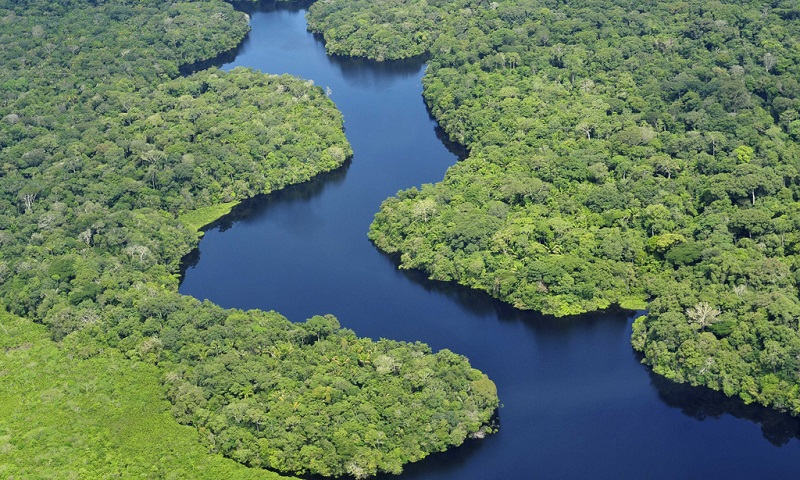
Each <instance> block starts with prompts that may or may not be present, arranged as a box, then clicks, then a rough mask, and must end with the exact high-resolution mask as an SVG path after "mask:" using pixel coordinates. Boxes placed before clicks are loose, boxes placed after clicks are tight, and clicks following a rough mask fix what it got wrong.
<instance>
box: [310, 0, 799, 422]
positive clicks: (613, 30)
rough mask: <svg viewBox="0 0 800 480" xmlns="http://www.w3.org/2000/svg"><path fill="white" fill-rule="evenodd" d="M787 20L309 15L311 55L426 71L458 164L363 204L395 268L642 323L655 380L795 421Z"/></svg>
mask: <svg viewBox="0 0 800 480" xmlns="http://www.w3.org/2000/svg"><path fill="white" fill-rule="evenodd" d="M798 18H800V9H798V6H797V4H796V3H793V2H786V1H776V2H772V3H771V4H770V5H767V6H765V5H764V4H763V3H762V2H753V1H713V2H695V3H693V4H689V3H685V2H680V1H666V2H664V1H645V2H640V1H637V2H633V1H624V2H618V1H615V2H611V1H608V0H584V1H580V2H570V3H568V4H564V3H563V2H557V1H547V0H544V1H540V0H506V1H497V2H480V1H466V0H441V1H434V2H431V1H411V2H405V3H402V4H398V3H396V2H391V1H388V0H383V1H369V2H367V1H365V0H364V1H351V0H348V1H344V0H330V1H326V2H317V3H314V4H313V5H312V6H311V7H310V9H309V25H310V28H311V29H313V30H314V31H317V32H321V33H322V34H323V35H324V37H325V39H326V42H328V43H327V44H326V45H330V47H329V48H330V51H332V52H336V53H340V54H351V55H360V56H365V57H368V58H373V59H379V60H380V59H389V58H403V57H405V56H411V55H416V54H419V53H420V52H422V51H427V52H429V53H430V55H431V57H430V60H429V64H428V70H427V73H426V75H425V77H424V79H423V85H424V93H423V95H424V97H425V99H426V102H427V103H428V106H429V108H430V110H431V112H432V114H433V116H434V117H435V118H436V119H437V120H438V121H439V123H440V125H441V126H442V128H443V129H444V131H445V132H446V133H447V134H448V135H449V136H450V137H451V138H452V139H453V140H454V141H457V142H459V143H462V144H464V145H465V146H466V147H467V149H468V151H469V156H468V157H467V158H466V159H465V160H463V161H461V162H459V163H458V164H456V165H454V166H453V167H452V168H450V169H449V170H448V172H447V174H446V175H445V178H444V179H443V181H442V182H440V183H437V184H435V185H425V186H423V187H422V188H421V189H419V190H418V189H415V188H412V189H410V190H406V191H404V192H400V193H399V194H398V195H397V196H396V197H394V198H390V199H388V200H386V202H384V204H383V206H382V207H381V210H380V212H379V213H378V214H377V215H376V217H375V222H374V223H373V225H372V227H371V230H370V239H371V240H372V241H373V242H374V243H375V244H376V246H378V247H379V248H380V249H381V250H383V251H386V252H388V253H393V254H397V255H399V256H400V268H413V269H420V270H422V271H424V272H426V273H427V274H428V275H429V277H430V278H431V279H433V280H440V281H455V282H458V283H460V284H462V285H466V286H469V287H472V288H476V289H480V290H484V291H486V292H488V293H489V294H490V295H492V296H494V297H496V298H498V299H501V300H503V301H506V302H508V303H510V304H512V305H514V306H515V307H517V308H521V309H532V310H538V311H541V312H543V313H546V314H551V315H555V316H571V315H577V314H581V313H584V312H591V311H597V310H604V309H606V308H608V307H609V306H611V305H615V304H616V305H620V306H624V307H628V308H634V309H643V308H645V307H646V308H647V309H648V315H646V316H644V317H641V318H639V319H637V320H636V322H635V323H634V330H633V336H632V339H631V342H632V345H633V347H634V348H635V349H636V350H637V351H640V352H642V353H643V355H644V360H643V361H644V363H646V364H648V365H650V366H651V367H652V368H653V370H654V372H656V373H657V374H659V375H662V376H664V377H666V378H668V379H670V380H673V381H676V382H683V383H689V384H691V385H705V386H707V387H710V388H712V389H714V390H719V391H722V392H724V393H725V394H727V395H729V396H738V397H740V398H741V399H742V400H743V401H744V402H745V403H751V402H757V403H759V404H762V405H765V406H770V407H772V408H776V409H778V410H781V411H786V412H790V413H791V414H793V415H798V414H800V381H799V379H798V374H797V372H798V370H800V335H799V334H798V329H799V328H800V326H799V325H800V324H799V323H798V319H799V318H800V300H798V279H800V270H799V269H798V265H800V257H798V252H800V235H799V234H798V230H800V213H798V212H800V202H798V200H799V199H800V172H799V171H798V167H800V143H799V142H800V83H799V82H798V80H797V79H798V78H800V50H798V48H797V38H799V37H800V31H798V28H799V27H798V25H800V24H798V22H797V20H798Z"/></svg>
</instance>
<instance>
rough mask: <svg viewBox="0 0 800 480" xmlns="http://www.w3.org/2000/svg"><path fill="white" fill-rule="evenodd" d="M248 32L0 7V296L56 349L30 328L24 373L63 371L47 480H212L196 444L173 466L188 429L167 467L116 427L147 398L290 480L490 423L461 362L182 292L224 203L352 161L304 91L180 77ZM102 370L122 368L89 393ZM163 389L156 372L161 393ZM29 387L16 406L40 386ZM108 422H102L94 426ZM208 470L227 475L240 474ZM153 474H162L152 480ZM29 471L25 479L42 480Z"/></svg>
mask: <svg viewBox="0 0 800 480" xmlns="http://www.w3.org/2000/svg"><path fill="white" fill-rule="evenodd" d="M247 28H248V27H247V23H246V16H245V15H244V14H241V13H238V12H235V11H234V10H233V9H232V8H231V6H230V5H228V4H225V3H222V2H219V1H206V2H171V3H168V2H160V1H156V0H145V1H133V0H130V1H127V0H118V1H110V2H90V1H71V2H38V1H37V2H11V1H0V44H2V45H3V49H2V51H1V52H0V60H1V61H0V65H1V66H0V167H1V168H0V301H2V303H3V304H4V305H5V307H6V308H8V310H9V311H11V312H12V313H14V314H16V315H20V316H24V317H27V318H30V319H34V320H36V321H37V322H40V323H43V324H45V325H47V327H48V328H49V332H50V335H51V337H52V338H53V339H54V340H56V341H57V342H60V343H59V344H58V345H56V344H52V343H48V342H45V341H43V340H41V338H39V337H40V332H39V330H37V329H36V328H35V327H33V326H30V325H28V326H20V325H22V324H20V325H18V326H15V327H14V328H13V332H18V333H12V334H10V335H9V336H8V342H9V343H8V345H9V346H8V348H13V349H14V350H13V351H15V352H16V351H20V350H21V349H19V348H18V346H19V345H22V344H21V343H20V342H19V341H18V338H17V336H18V335H19V336H22V335H33V336H34V337H36V338H34V339H33V340H31V341H30V342H31V343H32V344H35V345H36V348H35V349H33V350H31V351H30V355H33V356H36V355H42V358H41V360H31V362H38V363H36V364H33V363H28V364H27V365H28V366H29V367H30V372H27V373H25V374H31V375H39V376H45V375H47V374H48V373H52V372H49V371H48V369H50V370H54V371H56V372H57V373H58V375H59V377H58V378H59V379H60V380H59V381H61V382H62V383H63V388H60V387H58V386H55V387H53V388H54V391H53V392H50V393H48V392H49V391H48V392H43V393H41V395H45V394H46V395H50V396H51V397H52V398H53V402H52V403H53V405H52V408H53V410H49V409H48V408H50V406H49V405H48V406H47V408H44V407H43V408H42V409H39V410H36V411H35V412H32V413H31V414H30V419H29V421H30V422H33V423H35V424H37V425H42V427H41V428H42V429H44V430H43V432H44V433H42V434H41V435H45V434H46V436H47V438H48V441H47V442H41V443H37V442H29V443H26V444H25V446H24V455H26V456H28V457H29V458H41V457H42V456H45V455H47V456H49V455H51V454H52V451H51V447H50V446H49V445H52V443H53V442H58V441H59V440H57V439H59V437H60V439H61V440H60V441H61V443H60V445H56V446H54V447H52V448H55V449H57V450H58V452H57V456H58V458H59V459H60V460H59V462H61V463H58V464H53V465H51V467H52V469H53V471H54V472H55V473H54V475H57V476H62V475H61V474H67V475H65V476H69V475H73V472H75V473H74V475H77V476H86V475H89V476H103V475H106V474H108V475H114V474H117V473H119V474H120V475H122V476H131V475H132V474H133V475H135V474H138V473H140V472H141V473H143V474H146V475H152V476H161V475H160V473H159V472H162V471H175V472H177V473H176V475H178V476H181V475H182V473H181V472H184V473H185V472H194V471H195V470H197V469H202V468H206V467H204V466H203V463H204V462H206V460H198V459H197V458H196V455H197V446H193V447H191V448H188V449H187V452H186V453H185V454H184V452H183V451H181V450H182V449H181V448H180V445H183V444H185V442H186V435H187V433H186V431H185V430H183V429H180V428H179V427H178V426H177V425H175V424H173V425H171V426H165V427H164V429H165V430H164V432H165V433H164V435H165V438H164V442H167V441H168V440H169V439H171V438H175V441H174V442H169V443H170V445H174V448H173V449H171V450H170V449H167V450H168V451H169V452H170V453H169V455H167V454H166V452H165V451H159V448H160V447H159V446H164V445H166V443H152V444H151V443H148V442H150V441H151V439H150V438H148V437H147V436H146V435H144V434H143V433H142V431H140V430H136V429H138V428H139V426H130V425H126V424H125V422H127V421H128V420H127V419H120V415H121V414H120V413H119V409H124V408H126V406H127V405H131V408H140V407H136V405H140V404H141V402H144V401H145V400H144V396H145V393H146V394H147V395H148V396H150V401H151V402H154V404H153V406H152V410H146V411H144V412H137V415H140V416H138V417H136V418H138V419H139V420H141V421H142V422H153V421H154V420H153V419H151V418H149V415H151V414H152V415H159V417H158V419H159V421H163V402H162V403H159V399H160V398H163V397H161V396H163V395H164V390H163V389H165V390H166V391H167V396H168V398H169V399H170V400H172V402H173V408H172V413H173V414H174V415H175V416H176V417H177V419H178V420H179V421H180V422H183V423H187V424H191V425H194V426H195V427H196V431H197V432H199V436H200V438H201V440H202V441H203V442H204V443H205V445H206V446H207V447H208V449H209V450H210V451H211V452H213V453H223V454H225V455H227V456H230V457H232V458H234V459H236V460H238V461H239V462H242V463H245V464H247V465H250V466H261V467H266V468H272V469H279V470H282V471H294V472H313V473H320V474H323V475H340V474H343V473H346V472H349V473H351V474H353V475H354V476H357V477H363V476H366V475H372V474H375V473H377V472H378V471H390V472H399V471H400V469H401V466H402V464H403V463H406V462H409V461H414V460H418V459H420V458H422V457H424V456H426V455H427V454H428V453H430V452H434V451H441V450H444V449H446V448H447V447H449V446H451V445H458V444H460V443H462V442H463V441H464V439H465V438H466V437H468V436H469V435H471V434H475V433H477V432H479V431H488V430H489V428H488V427H485V426H484V425H485V424H486V423H487V422H488V421H489V419H490V417H491V415H492V413H493V411H494V410H495V409H496V407H497V405H498V400H497V396H496V392H495V389H494V384H493V383H492V382H491V381H490V380H488V378H486V377H485V376H484V375H483V374H481V373H480V372H478V371H476V370H474V369H472V368H471V367H470V366H469V364H468V362H467V360H466V359H465V358H463V357H460V356H458V355H455V354H453V353H451V352H449V351H442V352H439V353H436V354H432V353H431V352H430V351H429V350H428V348H427V347H426V346H424V345H420V344H406V343H398V342H391V341H388V340H381V341H379V342H373V341H371V340H365V339H359V338H357V337H356V336H355V335H354V334H353V332H351V331H349V330H344V329H340V328H339V324H338V321H337V320H336V319H335V318H333V317H314V318H313V319H310V320H309V321H308V322H306V323H305V324H292V323H290V322H288V321H287V320H286V319H284V318H283V317H281V316H280V315H278V314H276V313H263V312H255V311H253V312H241V311H237V310H224V309H222V308H220V307H217V306H215V305H213V304H210V303H208V302H205V303H201V302H199V301H197V300H195V299H192V298H188V297H183V296H181V295H179V294H178V293H177V283H178V280H177V273H178V269H179V265H180V261H181V258H182V257H183V256H184V255H186V254H187V253H188V252H190V251H191V249H192V248H194V247H195V246H196V245H197V228H198V227H200V226H201V225H202V224H204V223H206V222H208V221H210V220H213V219H214V218H215V217H216V216H218V215H222V214H224V213H225V212H226V211H227V210H228V208H229V206H230V205H229V204H230V203H232V202H237V201H239V200H241V199H244V198H247V197H251V196H253V195H256V194H260V193H269V192H271V191H274V190H275V189H279V188H282V187H284V186H286V185H289V184H293V183H298V182H302V181H305V180H308V179H310V178H311V177H312V176H314V175H316V174H318V173H321V172H324V171H329V170H332V169H335V168H337V167H338V166H341V165H342V164H343V163H344V162H345V160H346V159H347V157H349V156H350V155H351V154H352V152H351V150H350V147H349V145H348V143H347V141H346V139H345V137H344V134H343V132H342V118H341V115H340V114H339V113H338V112H337V111H336V109H335V107H334V105H333V104H332V103H331V102H330V100H328V98H327V97H326V95H325V93H324V92H323V91H322V90H321V89H320V88H318V87H315V86H313V84H312V83H311V82H305V81H302V80H298V79H294V78H290V77H287V76H280V77H278V76H270V75H263V74H261V73H256V72H252V71H249V70H245V69H237V70H234V71H233V72H231V73H224V72H221V71H218V70H215V69H212V70H207V71H203V72H199V73H197V74H194V75H191V76H188V77H179V76H178V69H179V67H181V66H183V65H186V64H189V63H192V62H196V61H200V60H205V59H208V58H210V57H212V56H214V55H216V54H218V53H220V52H223V51H226V50H228V49H230V48H232V47H233V46H235V45H236V44H238V42H240V41H241V39H242V37H243V36H244V34H245V32H246V31H247ZM223 203H224V204H225V205H222V204H223ZM181 219H184V220H185V221H184V220H181ZM20 322H21V320H20ZM26 332H27V333H26ZM3 334H4V337H3V338H6V337H5V332H3ZM37 335H38V336H37ZM4 341H5V340H4ZM9 351H10V350H9ZM6 353H8V352H6ZM14 355H15V354H14ZM14 355H6V357H4V358H3V360H2V363H0V371H3V372H13V375H14V378H17V376H19V375H23V373H22V372H16V370H15V366H18V365H19V364H18V363H15V362H20V361H25V359H21V358H22V357H19V358H18V357H15V356H14ZM19 355H23V354H22V353H20V354H19ZM25 358H27V357H25ZM31 358H33V357H31ZM126 358H127V360H125V359H126ZM64 359H66V360H64ZM62 360H63V361H62ZM144 364H147V365H144ZM56 366H57V367H58V368H56ZM92 369H97V370H103V369H109V372H107V375H100V374H98V376H96V377H91V376H88V377H87V378H89V380H87V378H82V377H83V376H84V374H85V372H87V370H92ZM126 372H136V373H130V374H128V373H126ZM9 375H10V373H9ZM154 375H161V376H162V378H163V379H165V380H164V383H165V387H162V388H163V389H162V390H161V391H160V392H159V388H158V387H157V386H156V385H155V384H154V383H153V380H154ZM120 377H124V378H125V379H126V382H128V383H122V380H120ZM20 378H21V380H20V382H22V384H23V385H24V389H23V390H20V391H19V392H18V393H19V394H20V395H22V396H21V397H14V398H19V399H20V401H23V402H25V401H27V400H25V398H28V396H31V395H33V396H36V395H39V394H38V393H37V392H39V391H40V390H41V389H42V388H44V387H43V385H42V384H41V383H30V382H29V381H28V380H25V379H24V378H22V377H20ZM39 378H42V377H39ZM91 378H95V380H91ZM40 381H44V380H40ZM26 382H28V383H26ZM92 382H94V383H92ZM126 388H131V389H136V390H137V392H135V395H133V394H132V396H130V397H124V398H122V399H120V400H112V401H115V402H117V401H118V402H119V403H118V404H114V406H113V411H112V410H109V412H108V413H105V412H104V413H100V412H101V411H102V405H101V404H100V403H101V400H102V398H112V397H113V398H114V399H116V397H117V395H118V394H119V392H122V391H123V390H125V389H126ZM76 389H77V393H75V395H77V397H76V400H74V404H72V403H69V402H67V403H66V404H64V402H65V401H66V400H64V398H65V397H68V396H69V397H72V395H73V394H72V393H70V392H75V391H76ZM81 389H84V390H85V391H84V390H81ZM92 389H95V390H92ZM93 393H97V398H96V399H95V400H91V399H90V398H89V397H91V396H92V394H93ZM87 395H88V396H87ZM48 398H49V397H48ZM92 402H96V403H92ZM97 402H100V403H97ZM127 402H132V403H130V404H129V403H127ZM137 402H138V403H137ZM4 403H5V402H4ZM73 405H74V407H75V408H73ZM398 405H400V407H398ZM18 406H19V404H18V403H16V401H15V402H12V403H10V404H9V405H8V406H7V407H6V408H10V409H12V410H13V409H17V408H18ZM65 407H68V408H67V409H66V410H65ZM148 408H149V407H148ZM69 409H72V412H71V413H70V411H68V410H69ZM80 409H85V410H83V411H85V412H86V415H88V418H83V417H81V416H80V415H78V410H80ZM14 411H17V410H14ZM106 414H108V415H110V418H109V419H108V422H109V423H102V422H101V421H99V420H93V419H92V418H91V417H93V416H96V415H106ZM145 417H147V418H145ZM26 418H27V417H26ZM13 421H19V422H21V421H23V420H22V419H19V420H13ZM131 421H133V420H131ZM9 425H11V424H9ZM15 425H16V424H14V425H12V426H9V427H4V428H8V429H10V430H14V429H17V428H19V426H15ZM111 425H113V427H112V426H111ZM112 428H114V429H119V430H118V431H116V433H115V432H109V430H108V429H112ZM142 428H144V427H142ZM171 429H172V430H171ZM173 430H174V432H173ZM170 432H173V433H170ZM176 432H177V433H176ZM117 434H119V435H126V436H130V438H129V439H126V440H125V441H122V440H118V439H115V438H114V436H115V435H117ZM0 435H3V436H6V437H7V436H8V435H11V437H10V438H11V440H8V439H6V443H2V444H1V445H0V452H3V454H5V453H10V454H14V453H13V452H15V451H17V450H15V449H16V448H17V447H18V446H19V445H21V444H19V442H20V441H23V440H24V439H22V440H20V439H19V438H18V437H17V436H16V435H18V433H17V432H13V431H10V432H0ZM32 435H38V434H37V433H36V432H34V433H33V434H32ZM3 438H5V437H3ZM34 440H35V439H34ZM24 441H27V440H24ZM8 445H10V447H9V446H8ZM36 445H40V446H41V450H35V448H37V447H36ZM105 448H107V449H112V450H114V451H113V452H104V451H102V450H103V449H105ZM165 448H166V447H165ZM117 449H119V450H117ZM85 450H88V451H89V452H91V453H92V455H94V456H90V459H89V460H87V461H86V462H85V463H80V462H79V461H78V460H77V459H74V458H69V457H70V456H74V457H81V456H83V455H85ZM133 451H137V452H139V451H140V452H141V453H130V452H133ZM19 452H20V454H22V452H23V449H20V450H19ZM128 455H131V457H130V462H128V461H127V460H125V459H126V458H128ZM207 461H208V462H209V467H208V468H212V467H213V468H219V469H220V470H218V471H217V472H218V473H219V475H218V476H224V471H225V469H227V470H230V471H234V469H235V468H237V467H235V466H234V465H232V464H230V463H228V462H223V461H222V460H221V459H219V458H217V457H213V458H211V459H209V460H207ZM148 462H150V463H152V465H154V467H153V470H147V471H145V470H142V469H144V468H145V467H144V465H145V464H147V463H148ZM212 464H213V465H212ZM217 464H218V467H214V465H217ZM27 465H30V464H25V465H23V466H21V467H20V469H19V470H18V471H13V472H12V473H13V474H19V475H28V473H29V472H33V473H31V474H33V475H39V473H36V472H35V471H34V470H26V469H27V468H29V467H28V466H27ZM62 466H63V469H61V467H62ZM30 468H33V467H30ZM159 469H163V470H159ZM187 475H189V474H188V473H187ZM237 475H239V474H237ZM190 476H194V474H191V475H190Z"/></svg>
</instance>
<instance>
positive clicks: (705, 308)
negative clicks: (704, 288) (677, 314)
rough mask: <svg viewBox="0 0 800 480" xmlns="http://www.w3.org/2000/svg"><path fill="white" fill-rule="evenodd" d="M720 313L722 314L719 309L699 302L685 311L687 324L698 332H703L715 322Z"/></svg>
mask: <svg viewBox="0 0 800 480" xmlns="http://www.w3.org/2000/svg"><path fill="white" fill-rule="evenodd" d="M720 313H722V312H720V310H719V309H717V308H714V307H712V306H711V305H709V303H708V302H699V303H697V304H695V306H694V307H692V308H687V309H686V316H687V317H689V323H690V324H693V325H695V326H696V327H697V328H699V329H700V330H705V329H706V327H708V326H710V325H711V324H712V323H714V322H716V321H717V318H718V317H719V315H720Z"/></svg>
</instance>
